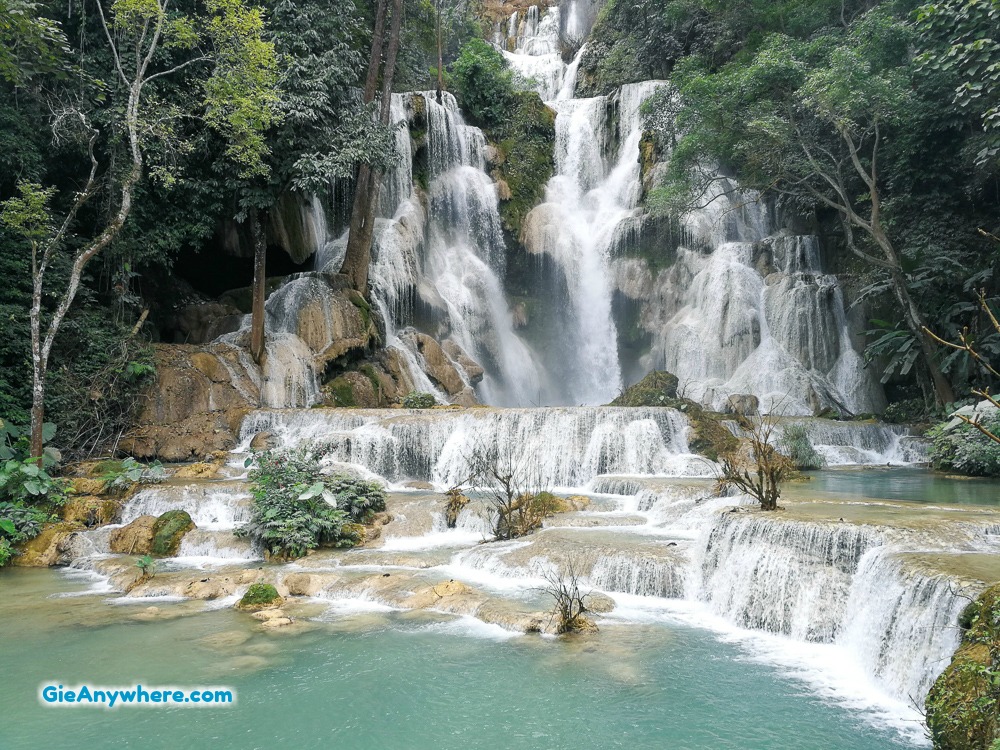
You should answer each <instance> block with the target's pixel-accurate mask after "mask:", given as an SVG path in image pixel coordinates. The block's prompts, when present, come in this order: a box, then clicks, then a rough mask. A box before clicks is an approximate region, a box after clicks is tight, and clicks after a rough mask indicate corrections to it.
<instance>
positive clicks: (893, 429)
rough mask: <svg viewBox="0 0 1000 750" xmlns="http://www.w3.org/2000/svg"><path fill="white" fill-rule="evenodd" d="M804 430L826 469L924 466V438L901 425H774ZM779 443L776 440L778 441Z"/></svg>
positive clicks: (804, 422) (816, 422)
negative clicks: (824, 462) (906, 465)
mask: <svg viewBox="0 0 1000 750" xmlns="http://www.w3.org/2000/svg"><path fill="white" fill-rule="evenodd" d="M788 424H795V425H798V426H801V427H804V428H805V430H806V436H807V437H808V439H809V442H810V443H812V445H813V447H814V448H815V449H816V452H817V453H819V454H820V455H821V456H822V457H823V458H824V460H825V461H826V463H827V465H828V466H844V465H852V464H858V465H872V466H885V465H887V464H915V463H927V461H928V460H929V459H928V450H929V445H928V441H927V439H926V438H923V437H919V436H916V435H913V434H912V430H911V429H910V428H909V427H906V426H904V425H894V424H885V423H882V422H837V421H833V420H830V419H790V420H783V421H782V422H780V423H779V425H778V433H779V434H780V432H781V431H782V430H783V429H784V426H785V425H788ZM779 439H780V438H779Z"/></svg>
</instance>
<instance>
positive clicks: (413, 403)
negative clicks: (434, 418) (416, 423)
mask: <svg viewBox="0 0 1000 750" xmlns="http://www.w3.org/2000/svg"><path fill="white" fill-rule="evenodd" d="M403 406H404V407H405V408H407V409H430V408H432V407H434V406H437V399H436V398H434V394H433V393H422V392H420V391H411V392H410V393H407V394H406V397H405V398H404V399H403Z"/></svg>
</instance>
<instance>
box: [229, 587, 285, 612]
mask: <svg viewBox="0 0 1000 750" xmlns="http://www.w3.org/2000/svg"><path fill="white" fill-rule="evenodd" d="M284 603H285V600H284V599H283V598H282V597H281V595H280V594H278V590H277V589H276V588H274V586H272V585H271V584H270V583H259V582H258V583H251V584H250V588H248V589H247V591H246V593H245V594H243V598H242V599H240V600H239V602H237V603H236V608H237V609H242V610H244V611H246V612H256V611H258V610H261V609H277V608H278V607H280V606H281V605H282V604H284Z"/></svg>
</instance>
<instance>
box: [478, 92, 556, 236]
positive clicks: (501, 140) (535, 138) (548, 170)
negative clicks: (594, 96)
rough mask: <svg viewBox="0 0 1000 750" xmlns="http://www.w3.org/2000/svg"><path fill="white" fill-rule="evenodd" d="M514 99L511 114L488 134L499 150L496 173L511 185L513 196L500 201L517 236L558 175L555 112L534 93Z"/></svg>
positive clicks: (507, 224) (505, 220)
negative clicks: (556, 169)
mask: <svg viewBox="0 0 1000 750" xmlns="http://www.w3.org/2000/svg"><path fill="white" fill-rule="evenodd" d="M514 102H515V106H514V107H513V109H512V111H511V112H510V113H509V116H508V117H507V118H505V119H504V121H503V122H502V123H500V124H498V125H495V126H493V127H491V128H488V129H486V131H485V133H486V137H487V139H488V140H489V141H490V142H491V143H493V144H495V147H496V148H497V150H498V151H499V152H500V153H499V159H498V161H499V162H500V163H499V164H498V165H497V166H496V168H495V169H494V172H493V176H494V178H495V179H500V180H503V181H504V182H506V183H507V187H509V188H510V197H509V198H507V199H505V200H502V201H501V203H500V218H501V220H502V221H503V225H504V229H505V230H506V231H507V232H508V233H510V235H511V236H512V237H514V238H517V237H518V236H519V235H520V232H521V225H522V223H523V222H524V217H525V216H527V215H528V212H530V211H531V209H533V208H534V207H535V206H537V205H538V204H540V203H541V202H542V201H543V200H544V199H545V186H546V185H548V183H549V180H550V179H552V175H553V174H555V141H556V113H555V112H553V111H552V110H551V109H549V108H548V107H547V106H545V103H544V102H542V100H541V98H540V97H539V96H538V94H536V93H534V92H520V93H518V94H516V95H515V97H514Z"/></svg>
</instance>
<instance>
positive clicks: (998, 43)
mask: <svg viewBox="0 0 1000 750" xmlns="http://www.w3.org/2000/svg"><path fill="white" fill-rule="evenodd" d="M917 27H918V29H919V30H920V37H919V39H918V42H919V43H920V46H921V48H922V51H921V54H920V56H919V58H918V63H919V65H920V66H921V68H923V69H924V70H926V71H932V72H937V73H942V74H945V75H948V76H949V77H951V78H952V85H953V98H952V101H953V103H954V104H955V106H956V107H958V109H959V110H960V111H961V112H963V113H964V114H965V115H966V116H968V117H970V118H971V119H972V120H973V122H974V123H975V125H976V126H977V127H978V128H979V129H980V131H981V134H980V137H979V138H978V139H977V142H978V148H977V152H976V156H975V162H976V164H977V166H980V167H982V166H985V165H987V164H988V163H990V162H993V163H994V164H995V163H996V162H997V161H998V160H1000V2H998V1H997V0H985V2H983V1H980V0H945V1H944V2H939V3H928V4H927V5H924V6H922V7H921V8H920V9H919V10H918V11H917Z"/></svg>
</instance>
